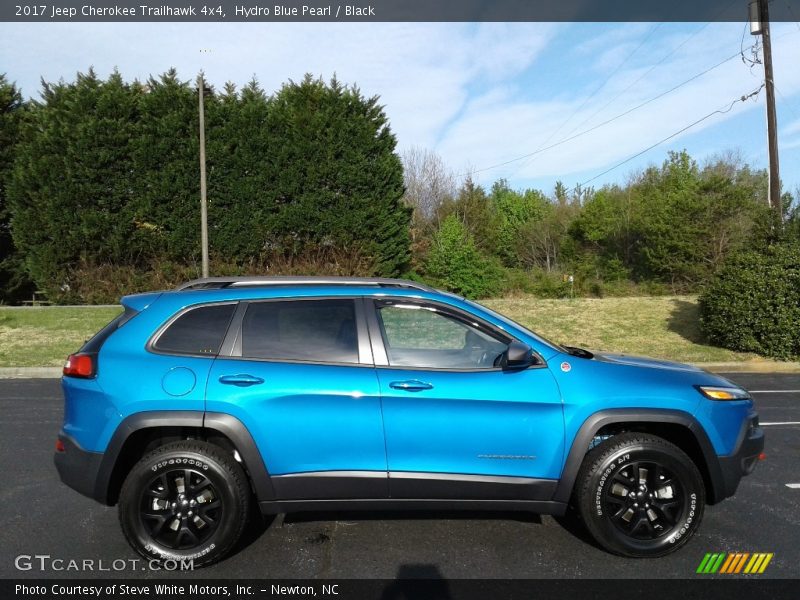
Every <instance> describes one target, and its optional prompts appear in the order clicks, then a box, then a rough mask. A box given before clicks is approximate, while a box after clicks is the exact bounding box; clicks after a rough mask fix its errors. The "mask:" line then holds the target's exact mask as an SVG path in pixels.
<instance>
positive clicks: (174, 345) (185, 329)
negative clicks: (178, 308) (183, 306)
mask: <svg viewBox="0 0 800 600" xmlns="http://www.w3.org/2000/svg"><path fill="white" fill-rule="evenodd" d="M235 308H236V304H235V303H234V304H214V305H210V306H199V307H197V308H191V309H189V310H187V311H186V312H184V313H182V314H181V315H179V316H178V317H177V318H176V319H175V320H174V321H172V322H171V323H170V324H169V325H167V327H166V329H164V330H163V331H162V332H161V333H160V334H159V335H158V337H157V338H156V340H155V341H154V342H153V344H152V348H153V349H154V350H156V351H157V352H164V353H168V354H199V355H208V356H216V355H217V354H218V353H219V349H220V346H222V341H223V340H224V339H225V333H226V332H227V331H228V325H229V323H230V321H231V317H232V316H233V311H234V310H235Z"/></svg>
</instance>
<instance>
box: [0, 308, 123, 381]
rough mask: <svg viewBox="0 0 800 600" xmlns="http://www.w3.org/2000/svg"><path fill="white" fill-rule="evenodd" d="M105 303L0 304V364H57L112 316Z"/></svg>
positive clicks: (48, 365)
mask: <svg viewBox="0 0 800 600" xmlns="http://www.w3.org/2000/svg"><path fill="white" fill-rule="evenodd" d="M121 310H122V309H121V308H117V307H106V306H102V307H101V306H86V307H83V306H81V307H72V306H41V307H39V306H37V307H33V308H8V307H0V367H60V366H61V365H63V364H64V359H65V358H66V357H67V355H69V354H70V353H72V352H75V351H76V350H78V349H79V348H80V347H81V345H82V344H83V342H84V341H86V340H87V339H89V338H90V337H92V335H94V334H95V333H97V332H98V331H99V330H100V329H101V328H102V327H103V326H104V325H105V324H106V323H108V322H109V321H110V320H111V319H113V318H114V317H116V316H117V315H118V314H119V313H120V312H121Z"/></svg>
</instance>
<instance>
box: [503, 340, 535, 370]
mask: <svg viewBox="0 0 800 600" xmlns="http://www.w3.org/2000/svg"><path fill="white" fill-rule="evenodd" d="M532 364H533V349H532V348H531V347H530V346H528V344H523V343H522V342H518V341H517V340H514V341H513V342H511V343H510V344H509V345H508V349H507V350H506V355H505V360H504V361H503V367H504V368H506V369H524V368H526V367H529V366H531V365H532Z"/></svg>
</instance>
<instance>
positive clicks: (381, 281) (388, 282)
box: [175, 275, 434, 292]
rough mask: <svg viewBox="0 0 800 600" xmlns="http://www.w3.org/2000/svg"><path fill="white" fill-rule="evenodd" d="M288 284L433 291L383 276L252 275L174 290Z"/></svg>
mask: <svg viewBox="0 0 800 600" xmlns="http://www.w3.org/2000/svg"><path fill="white" fill-rule="evenodd" d="M281 285H284V286H290V285H298V286H300V285H351V286H377V287H395V288H407V289H414V290H422V291H426V292H431V291H434V290H433V288H432V287H430V286H427V285H425V284H423V283H417V282H416V281H409V280H406V279H388V278H384V277H325V276H317V277H297V276H279V275H271V276H253V277H203V278H201V279H193V280H191V281H187V282H186V283H183V284H181V285H179V286H178V287H176V288H175V291H179V292H180V291H190V290H217V289H223V288H232V287H270V286H281Z"/></svg>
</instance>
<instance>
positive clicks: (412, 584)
mask: <svg viewBox="0 0 800 600" xmlns="http://www.w3.org/2000/svg"><path fill="white" fill-rule="evenodd" d="M452 597H453V595H452V594H451V592H450V585H449V583H448V581H447V579H445V578H444V576H443V575H442V573H441V571H439V567H437V566H436V565H431V564H424V563H423V564H403V565H400V567H399V568H398V569H397V575H395V578H394V579H393V580H392V581H390V582H389V583H388V584H387V585H386V587H385V588H384V589H383V592H382V593H381V596H380V598H381V600H411V599H413V600H449V599H450V598H452Z"/></svg>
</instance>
